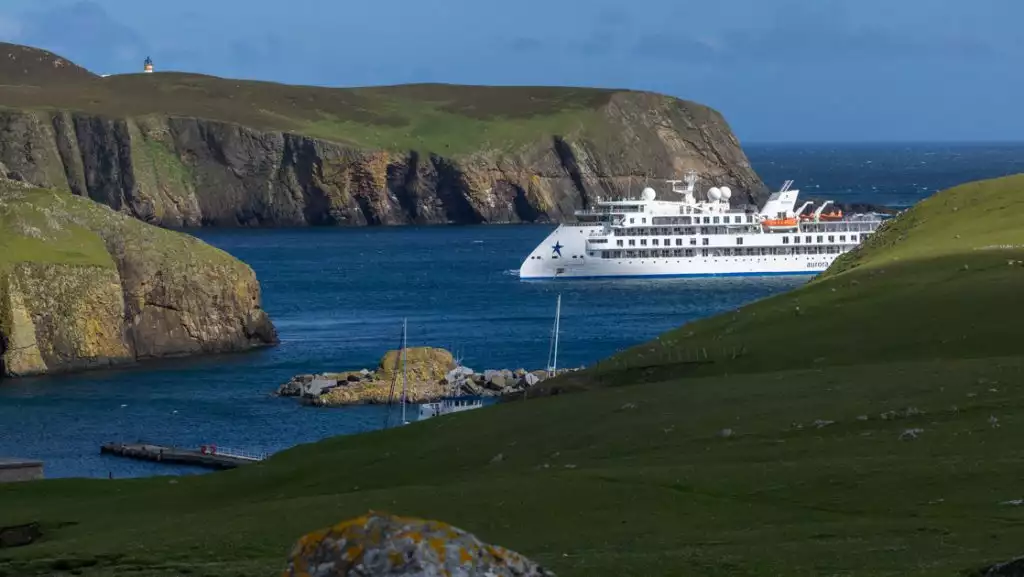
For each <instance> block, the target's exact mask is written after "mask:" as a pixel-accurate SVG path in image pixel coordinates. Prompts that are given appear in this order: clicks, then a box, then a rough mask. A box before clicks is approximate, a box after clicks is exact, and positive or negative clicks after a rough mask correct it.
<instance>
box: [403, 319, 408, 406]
mask: <svg viewBox="0 0 1024 577" xmlns="http://www.w3.org/2000/svg"><path fill="white" fill-rule="evenodd" d="M408 348H409V321H408V319H402V424H403V425H407V424H408V423H409V421H407V420H405V401H406V394H407V393H406V391H407V385H406V382H407V381H406V370H405V365H406V361H407V360H408V358H409V353H408Z"/></svg>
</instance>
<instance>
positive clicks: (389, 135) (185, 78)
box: [0, 44, 697, 154]
mask: <svg viewBox="0 0 1024 577" xmlns="http://www.w3.org/2000/svg"><path fill="white" fill-rule="evenodd" d="M5 62H6V64H5V65H2V66H0V106H6V107H9V108H17V109H44V110H46V109H51V110H52V109H56V110H73V111H79V112H84V113H91V114H98V115H105V116H113V117H125V116H128V117H139V116H146V115H166V116H181V117H195V118H205V119H211V120H220V121H225V122H232V123H236V124H240V125H244V126H249V127H252V128H258V129H264V130H283V131H293V132H298V133H302V134H308V135H310V136H314V137H317V138H323V139H326V140H332V141H335V142H340V143H345V144H350V145H355V146H360V147H365V148H371V149H388V150H432V151H435V152H439V153H446V154H460V153H468V152H473V151H476V150H480V149H489V148H502V147H508V146H516V145H518V144H522V143H531V142H532V141H533V140H535V139H536V135H537V134H538V133H548V134H568V133H573V132H578V131H579V130H581V129H582V128H583V127H584V126H587V125H594V124H596V123H598V122H599V121H600V114H599V111H601V110H602V109H603V108H604V107H606V106H607V105H608V103H609V102H610V101H611V99H612V97H613V96H614V95H615V94H617V93H619V92H621V91H612V90H600V89H588V88H558V87H494V86H458V85H444V84H417V85H402V86H383V87H373V88H346V89H342V88H321V87H313V86H290V85H284V84H276V83H271V82H255V81H246V80H233V79H225V78H217V77H212V76H205V75H197V74H186V73H175V72H166V73H155V74H127V75H116V76H110V77H105V78H104V77H99V76H96V75H93V74H91V73H88V71H85V70H84V69H82V68H80V67H78V66H76V65H74V64H73V63H71V62H69V61H67V60H66V59H63V58H61V57H59V56H56V55H53V54H50V53H48V52H45V51H39V50H35V49H32V48H28V47H23V46H17V45H11V44H6V45H4V44H0V64H3V63H5ZM693 106H697V105H693Z"/></svg>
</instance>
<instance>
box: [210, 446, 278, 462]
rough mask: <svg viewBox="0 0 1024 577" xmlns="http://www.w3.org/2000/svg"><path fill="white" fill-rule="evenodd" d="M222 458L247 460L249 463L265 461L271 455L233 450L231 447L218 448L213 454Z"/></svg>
mask: <svg viewBox="0 0 1024 577" xmlns="http://www.w3.org/2000/svg"><path fill="white" fill-rule="evenodd" d="M213 454H215V455H219V456H221V457H234V458H236V459H245V460H247V461H263V460H265V459H266V458H267V457H269V456H270V454H269V453H266V452H261V451H245V450H242V449H232V448H230V447H220V446H218V447H217V449H216V452H215V453H213Z"/></svg>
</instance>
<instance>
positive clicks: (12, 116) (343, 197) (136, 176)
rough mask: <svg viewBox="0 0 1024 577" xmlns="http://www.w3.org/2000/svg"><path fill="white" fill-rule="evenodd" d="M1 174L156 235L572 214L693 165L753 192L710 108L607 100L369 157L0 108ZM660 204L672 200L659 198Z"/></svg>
mask: <svg viewBox="0 0 1024 577" xmlns="http://www.w3.org/2000/svg"><path fill="white" fill-rule="evenodd" d="M0 162H2V163H4V164H6V166H7V172H8V175H9V176H10V177H12V178H16V179H19V180H24V181H25V182H28V183H32V184H34V185H36V186H41V187H49V188H56V189H63V190H69V191H71V192H72V193H74V194H75V195H79V196H84V197H89V198H91V199H93V200H96V201H98V202H101V203H103V204H106V205H108V206H110V207H112V208H114V209H115V210H117V211H120V212H123V213H126V214H129V215H132V216H135V217H137V218H139V219H141V220H143V221H146V222H150V223H154V224H158V225H161V226H166V227H182V226H202V225H213V226H304V225H328V226H337V225H380V224H387V225H392V224H425V223H485V222H523V221H525V222H535V221H564V220H572V218H573V217H572V215H573V212H574V210H576V209H579V208H583V207H586V206H588V205H590V204H591V203H592V202H594V200H595V199H596V198H597V197H599V196H600V197H611V196H620V195H625V194H629V193H630V192H631V193H632V194H633V195H636V194H637V193H638V192H639V191H640V189H641V188H643V187H644V186H645V185H647V184H650V185H652V186H655V187H656V188H658V192H659V197H661V196H662V195H665V194H666V192H667V189H666V187H664V185H663V181H664V180H665V179H670V178H681V177H682V174H683V173H684V172H685V171H686V170H688V169H695V170H697V171H698V173H699V174H700V176H701V178H702V180H701V184H700V186H701V187H702V188H706V187H710V186H712V185H719V186H721V185H728V186H730V187H731V188H733V190H736V191H740V192H741V194H737V195H735V196H734V202H735V203H736V204H745V203H752V202H756V201H758V200H759V199H760V198H761V196H762V195H763V194H764V190H765V189H764V185H763V184H762V183H761V181H760V180H759V179H758V177H757V175H756V174H755V173H754V172H753V170H752V169H751V167H750V164H749V162H748V161H747V158H746V156H745V155H744V153H743V151H742V149H741V148H740V145H739V143H738V142H737V140H736V138H735V137H734V136H733V134H732V132H731V131H730V129H729V126H728V124H727V123H726V122H725V120H724V119H723V118H722V116H721V115H720V114H718V113H717V112H715V111H714V110H711V109H709V108H706V107H704V106H700V105H697V104H694V103H690V102H685V101H681V100H678V99H675V98H670V97H666V96H661V95H656V94H650V93H640V92H617V93H614V94H612V95H611V96H610V97H609V98H608V99H607V103H605V104H604V105H603V106H602V107H601V108H600V109H599V110H596V111H595V114H594V115H593V118H592V122H589V123H587V124H586V125H580V126H578V127H577V128H576V129H574V130H570V131H566V132H565V133H563V134H538V135H537V137H536V139H535V140H534V141H533V142H532V144H526V145H522V146H516V147H514V149H511V150H510V149H508V148H501V147H496V148H494V149H481V150H478V151H476V152H473V153H470V154H459V155H452V156H446V155H443V154H437V153H431V152H413V151H406V152H392V151H386V150H368V149H366V148H365V147H354V146H347V145H343V144H338V143H336V142H334V141H328V140H321V139H316V138H312V137H308V136H303V135H301V134H296V133H291V132H280V131H268V130H257V129H254V128H248V127H246V126H241V125H238V124H232V123H228V122H219V121H214V120H202V119H197V118H194V117H187V118H185V117H169V116H159V115H148V116H133V117H121V118H117V117H110V116H98V115H93V114H88V113H76V112H67V111H64V112H60V111H58V112H52V111H32V110H6V111H0ZM667 194H668V195H671V193H667Z"/></svg>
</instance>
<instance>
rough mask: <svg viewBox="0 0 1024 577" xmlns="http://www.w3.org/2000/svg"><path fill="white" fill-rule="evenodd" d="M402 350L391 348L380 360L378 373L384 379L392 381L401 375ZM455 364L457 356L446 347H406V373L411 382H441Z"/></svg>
mask: <svg viewBox="0 0 1024 577" xmlns="http://www.w3.org/2000/svg"><path fill="white" fill-rule="evenodd" d="M400 354H401V350H391V351H388V352H387V353H385V354H384V356H383V357H382V358H381V360H380V370H379V371H378V374H379V376H380V379H381V380H382V381H387V382H390V381H391V380H392V379H393V378H394V377H395V376H396V375H401V372H402V359H401V357H400ZM454 366H455V357H454V356H452V354H451V353H450V352H449V351H446V350H445V349H439V348H434V347H409V348H408V349H406V360H405V375H406V378H407V379H408V380H409V381H410V382H440V381H441V379H443V378H444V376H445V375H446V374H448V371H450V370H451V369H452V368H453V367H454Z"/></svg>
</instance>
